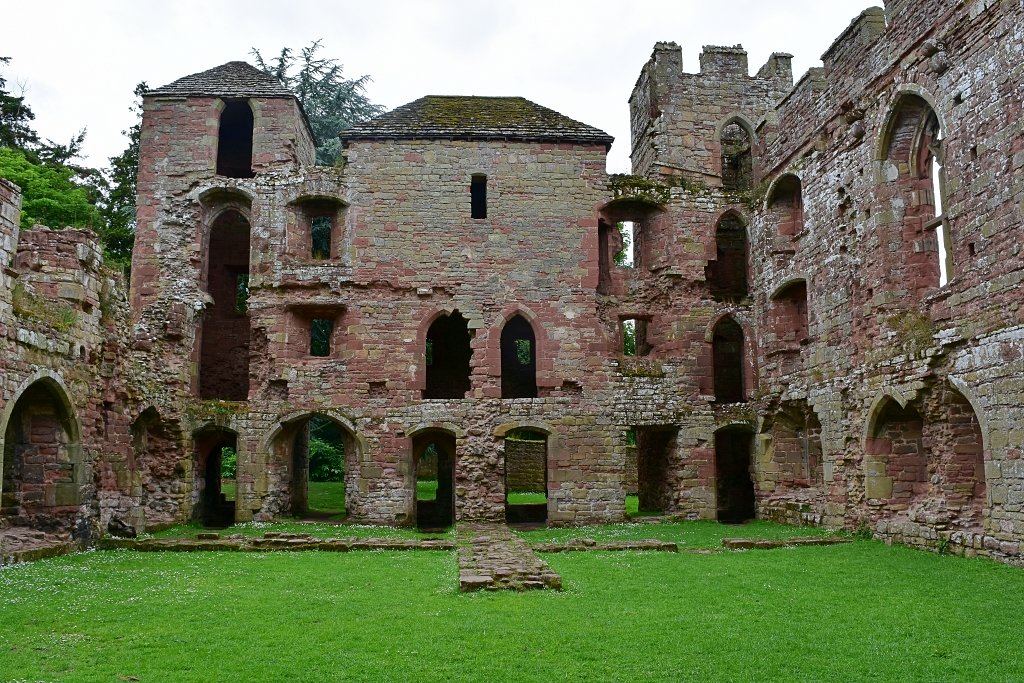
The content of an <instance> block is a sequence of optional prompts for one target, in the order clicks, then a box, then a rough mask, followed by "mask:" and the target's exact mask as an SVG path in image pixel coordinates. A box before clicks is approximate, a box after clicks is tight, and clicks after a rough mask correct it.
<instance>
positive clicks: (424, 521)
mask: <svg viewBox="0 0 1024 683" xmlns="http://www.w3.org/2000/svg"><path fill="white" fill-rule="evenodd" d="M412 459H413V472H414V478H415V485H416V526H418V527H420V528H422V529H435V528H436V529H442V528H445V527H448V526H451V525H452V523H453V522H454V521H455V436H453V435H452V434H451V433H449V432H446V431H441V430H430V431H426V432H420V433H419V434H417V435H416V436H414V437H413V440H412Z"/></svg>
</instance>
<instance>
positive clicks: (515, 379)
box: [501, 315, 537, 398]
mask: <svg viewBox="0 0 1024 683" xmlns="http://www.w3.org/2000/svg"><path fill="white" fill-rule="evenodd" d="M501 397H502V398H537V340H536V337H535V336H534V334H533V326H532V325H530V323H529V322H528V321H527V320H526V318H524V317H523V316H521V315H516V316H514V317H513V318H511V319H510V320H509V321H508V322H506V323H505V327H504V328H502V330H501Z"/></svg>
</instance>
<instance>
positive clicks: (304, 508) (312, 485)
mask: <svg viewBox="0 0 1024 683" xmlns="http://www.w3.org/2000/svg"><path fill="white" fill-rule="evenodd" d="M277 443H278V444H279V445H278V446H276V448H275V450H276V452H277V453H278V456H277V457H279V458H281V459H282V460H283V461H284V462H286V463H289V465H290V467H289V468H288V471H289V472H290V477H289V489H288V499H287V501H286V504H287V510H288V511H289V512H291V514H292V515H294V516H296V517H308V518H314V519H332V520H341V519H344V518H345V515H346V510H347V502H346V495H345V494H346V481H347V475H348V474H349V470H350V467H349V466H348V462H349V460H350V459H351V457H352V455H353V454H354V452H355V451H354V448H355V446H354V444H353V440H352V438H351V437H350V435H349V432H348V430H346V429H345V428H344V427H343V426H342V425H341V424H340V423H339V422H337V421H335V420H334V419H333V418H330V417H328V416H327V415H323V414H321V413H313V414H312V415H309V416H308V417H304V418H300V419H298V420H296V421H294V422H292V423H290V424H289V425H288V426H287V428H286V429H285V431H284V432H283V433H282V434H281V436H280V437H279V438H278V441H277Z"/></svg>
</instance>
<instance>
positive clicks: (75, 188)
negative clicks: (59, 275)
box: [0, 147, 103, 230]
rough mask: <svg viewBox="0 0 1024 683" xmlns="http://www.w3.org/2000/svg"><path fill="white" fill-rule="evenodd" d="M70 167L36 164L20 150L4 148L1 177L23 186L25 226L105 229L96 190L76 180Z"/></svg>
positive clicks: (0, 167)
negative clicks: (94, 196) (96, 202)
mask: <svg viewBox="0 0 1024 683" xmlns="http://www.w3.org/2000/svg"><path fill="white" fill-rule="evenodd" d="M74 175H75V172H74V170H73V169H71V168H69V167H67V166H50V165H45V164H38V163H33V162H32V161H31V160H30V159H29V158H28V156H27V155H26V153H25V152H24V151H22V150H20V149H12V148H10V147H0V178H6V179H7V180H10V181H11V182H12V183H14V184H15V185H17V186H19V187H20V188H21V196H22V204H21V227H22V228H31V227H32V226H33V225H36V224H42V225H46V226H49V227H52V228H63V227H65V226H72V227H76V228H93V229H97V230H101V229H102V225H103V217H102V216H101V215H100V212H99V210H98V209H97V208H96V206H95V204H94V203H93V201H94V198H93V196H92V195H93V191H92V190H91V189H90V188H88V187H83V186H81V185H78V184H76V183H75V182H74V180H73V177H74Z"/></svg>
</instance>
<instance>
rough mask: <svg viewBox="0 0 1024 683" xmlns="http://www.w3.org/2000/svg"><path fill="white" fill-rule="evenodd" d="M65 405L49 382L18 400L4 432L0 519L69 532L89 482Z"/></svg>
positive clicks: (71, 418) (39, 382)
mask: <svg viewBox="0 0 1024 683" xmlns="http://www.w3.org/2000/svg"><path fill="white" fill-rule="evenodd" d="M66 406H67V402H66V400H63V397H62V396H61V392H60V389H59V388H58V387H57V386H55V385H51V383H50V381H48V380H45V379H44V380H40V381H37V382H35V383H34V384H32V385H31V386H30V387H28V388H27V389H26V390H25V391H24V392H23V393H22V394H21V396H20V397H18V400H17V402H16V403H15V405H14V410H13V411H12V412H11V416H10V419H9V421H8V423H7V427H6V429H5V430H4V454H3V455H4V457H3V482H2V484H0V520H7V521H9V522H10V523H12V524H16V525H21V526H36V525H40V524H49V525H53V526H63V527H65V528H70V526H71V523H72V522H73V520H74V517H75V516H76V515H77V512H78V506H79V505H80V503H81V502H82V486H83V485H84V484H86V483H87V482H86V481H85V471H84V467H83V464H82V451H81V445H80V444H79V443H78V441H77V439H78V436H77V430H76V428H75V426H74V424H73V417H72V416H71V414H70V413H69V412H68V409H67V408H66Z"/></svg>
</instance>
